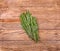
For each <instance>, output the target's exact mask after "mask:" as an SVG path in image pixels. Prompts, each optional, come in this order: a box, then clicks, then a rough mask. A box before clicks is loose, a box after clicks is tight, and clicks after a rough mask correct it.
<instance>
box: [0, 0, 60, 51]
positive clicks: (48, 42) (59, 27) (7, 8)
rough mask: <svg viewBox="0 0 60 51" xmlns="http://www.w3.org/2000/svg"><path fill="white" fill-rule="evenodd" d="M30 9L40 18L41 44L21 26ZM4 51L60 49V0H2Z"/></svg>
mask: <svg viewBox="0 0 60 51" xmlns="http://www.w3.org/2000/svg"><path fill="white" fill-rule="evenodd" d="M26 10H29V11H30V12H31V13H32V15H34V16H35V17H36V18H37V21H38V26H39V35H40V42H38V43H35V42H33V41H32V40H31V39H30V38H29V37H28V36H27V34H26V33H25V31H24V30H23V29H22V27H21V25H20V20H19V16H20V14H21V13H22V12H25V11H26ZM0 51H60V0H0Z"/></svg>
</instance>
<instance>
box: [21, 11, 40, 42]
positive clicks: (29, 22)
mask: <svg viewBox="0 0 60 51" xmlns="http://www.w3.org/2000/svg"><path fill="white" fill-rule="evenodd" d="M20 19H21V25H22V27H23V29H24V30H25V31H26V33H27V35H28V36H29V37H30V38H31V39H32V40H34V41H35V42H38V40H39V35H38V24H37V21H36V18H35V17H33V16H32V15H31V13H30V12H29V11H27V12H25V13H22V14H21V15H20Z"/></svg>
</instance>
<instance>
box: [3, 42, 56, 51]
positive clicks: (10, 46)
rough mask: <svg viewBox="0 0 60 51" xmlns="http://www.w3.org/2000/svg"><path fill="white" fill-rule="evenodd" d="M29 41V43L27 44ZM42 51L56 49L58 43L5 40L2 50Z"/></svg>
mask: <svg viewBox="0 0 60 51" xmlns="http://www.w3.org/2000/svg"><path fill="white" fill-rule="evenodd" d="M26 43H27V44H26ZM27 49H28V50H29V51H33V50H35V51H37V50H38V51H42V50H56V45H54V44H50V43H47V44H45V43H37V44H36V43H32V42H28V41H25V42H21V41H19V42H18V41H4V42H3V49H2V50H6V51H8V50H11V51H14V50H16V51H20V50H21V51H27Z"/></svg>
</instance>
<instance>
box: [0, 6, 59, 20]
mask: <svg viewBox="0 0 60 51" xmlns="http://www.w3.org/2000/svg"><path fill="white" fill-rule="evenodd" d="M26 10H29V11H30V12H31V13H32V15H34V16H35V17H37V18H39V19H47V20H55V19H57V18H58V17H59V16H57V15H60V14H59V12H58V9H55V8H54V7H53V8H42V7H19V8H10V9H8V10H6V12H2V13H1V17H0V19H17V20H19V16H20V14H21V13H22V12H25V11H26ZM1 11H2V10H1ZM56 17H57V18H56Z"/></svg>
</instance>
